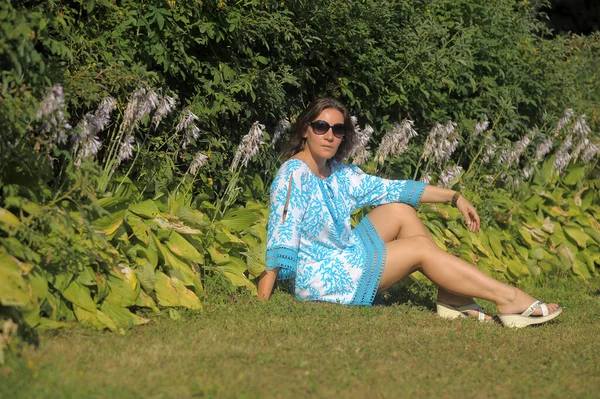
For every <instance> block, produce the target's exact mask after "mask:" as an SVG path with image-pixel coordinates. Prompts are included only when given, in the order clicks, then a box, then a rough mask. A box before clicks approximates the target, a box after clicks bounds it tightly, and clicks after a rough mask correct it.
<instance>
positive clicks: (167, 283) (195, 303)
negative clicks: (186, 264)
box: [155, 272, 202, 309]
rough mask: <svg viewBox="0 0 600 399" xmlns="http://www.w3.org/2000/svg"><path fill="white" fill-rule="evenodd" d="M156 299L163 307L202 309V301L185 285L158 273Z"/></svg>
mask: <svg viewBox="0 0 600 399" xmlns="http://www.w3.org/2000/svg"><path fill="white" fill-rule="evenodd" d="M155 291H156V298H157V299H158V303H160V304H161V305H162V306H166V307H172V306H184V307H187V308H189V309H201V308H202V305H201V304H200V299H198V297H197V296H196V294H194V293H193V292H192V291H190V290H188V289H187V287H186V286H185V284H184V283H183V282H182V281H181V280H179V279H177V278H173V277H169V276H167V275H166V274H164V273H162V272H156V286H155Z"/></svg>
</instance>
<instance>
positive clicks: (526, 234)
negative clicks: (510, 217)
mask: <svg viewBox="0 0 600 399" xmlns="http://www.w3.org/2000/svg"><path fill="white" fill-rule="evenodd" d="M517 230H518V231H519V234H520V235H521V237H523V240H525V243H526V244H527V245H529V247H531V246H532V245H533V239H532V238H531V234H530V233H529V231H528V230H527V229H526V228H524V227H523V226H521V227H519V228H518V229H517Z"/></svg>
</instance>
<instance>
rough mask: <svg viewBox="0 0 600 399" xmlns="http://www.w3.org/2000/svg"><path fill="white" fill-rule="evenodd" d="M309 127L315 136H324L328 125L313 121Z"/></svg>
mask: <svg viewBox="0 0 600 399" xmlns="http://www.w3.org/2000/svg"><path fill="white" fill-rule="evenodd" d="M311 126H312V128H313V130H314V132H315V133H316V134H325V133H327V131H328V130H329V123H327V122H325V121H315V122H313V123H311Z"/></svg>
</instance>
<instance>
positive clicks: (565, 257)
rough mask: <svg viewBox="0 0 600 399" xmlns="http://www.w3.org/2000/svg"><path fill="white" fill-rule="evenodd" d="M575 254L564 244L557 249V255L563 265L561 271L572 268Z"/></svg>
mask: <svg viewBox="0 0 600 399" xmlns="http://www.w3.org/2000/svg"><path fill="white" fill-rule="evenodd" d="M575 253H576V250H575V251H574V250H573V249H572V248H571V247H570V246H569V245H568V244H566V243H564V244H563V245H561V246H560V247H559V248H558V255H559V256H560V258H561V260H562V264H563V270H568V269H570V268H571V267H573V264H574V263H575Z"/></svg>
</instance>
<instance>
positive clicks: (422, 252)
mask: <svg viewBox="0 0 600 399" xmlns="http://www.w3.org/2000/svg"><path fill="white" fill-rule="evenodd" d="M410 239H411V240H412V245H413V246H414V250H415V251H417V252H418V254H419V258H420V259H421V261H422V262H427V261H428V260H429V259H430V258H431V257H433V256H435V255H436V254H437V253H438V251H440V248H439V247H438V246H437V245H436V243H435V242H434V241H433V240H432V239H431V237H429V236H427V235H423V234H419V235H415V236H412V237H410Z"/></svg>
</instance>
